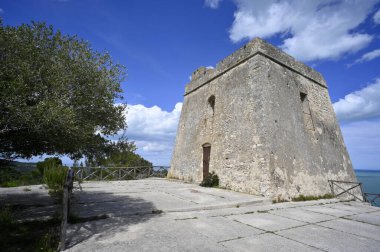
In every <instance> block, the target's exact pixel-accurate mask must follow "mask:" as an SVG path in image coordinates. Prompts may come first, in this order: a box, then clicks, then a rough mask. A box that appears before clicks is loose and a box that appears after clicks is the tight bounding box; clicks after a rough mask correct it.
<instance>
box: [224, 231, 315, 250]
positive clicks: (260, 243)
mask: <svg viewBox="0 0 380 252" xmlns="http://www.w3.org/2000/svg"><path fill="white" fill-rule="evenodd" d="M221 244H222V245H223V246H225V247H227V248H230V249H231V250H232V251H237V252H239V251H241V252H245V251H246V252H251V251H265V252H266V251H277V252H282V251H284V252H288V251H304V252H307V251H321V250H319V249H316V248H313V247H311V246H308V245H305V244H302V243H299V242H296V241H293V240H290V239H287V238H284V237H281V236H278V235H275V234H271V233H265V234H262V235H258V236H253V237H247V238H242V239H236V240H231V241H226V242H222V243H221Z"/></svg>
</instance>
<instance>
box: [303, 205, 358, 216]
mask: <svg viewBox="0 0 380 252" xmlns="http://www.w3.org/2000/svg"><path fill="white" fill-rule="evenodd" d="M302 209H304V210H307V211H312V212H316V213H321V214H326V215H330V216H335V217H343V216H349V215H352V214H354V213H352V212H350V211H346V210H342V209H334V208H331V207H328V205H323V206H321V205H318V206H308V207H302Z"/></svg>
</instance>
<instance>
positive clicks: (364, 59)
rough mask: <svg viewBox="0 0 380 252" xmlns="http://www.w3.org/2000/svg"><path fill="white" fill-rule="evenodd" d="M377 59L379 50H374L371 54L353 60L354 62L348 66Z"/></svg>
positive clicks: (379, 53)
mask: <svg viewBox="0 0 380 252" xmlns="http://www.w3.org/2000/svg"><path fill="white" fill-rule="evenodd" d="M378 57H380V49H376V50H373V51H371V52H368V53H365V54H363V55H362V56H361V57H360V58H359V59H357V60H355V62H354V63H353V64H351V65H350V66H352V65H354V64H357V63H363V62H367V61H371V60H373V59H376V58H378Z"/></svg>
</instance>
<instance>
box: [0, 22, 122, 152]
mask: <svg viewBox="0 0 380 252" xmlns="http://www.w3.org/2000/svg"><path fill="white" fill-rule="evenodd" d="M0 55H1V56H0V157H3V158H6V159H14V158H17V157H22V158H30V157H31V156H34V155H40V154H68V155H70V156H71V157H73V158H79V157H81V156H83V155H86V154H88V153H91V152H93V151H96V150H97V149H99V148H101V147H102V146H104V145H105V144H106V143H108V142H109V140H107V139H106V138H105V137H106V136H109V135H113V134H116V133H117V132H118V131H119V130H122V129H125V128H126V123H125V114H124V109H125V104H118V105H115V104H114V102H115V100H116V99H122V97H121V93H122V89H121V87H120V83H121V82H122V81H123V80H124V78H125V77H126V73H125V69H124V67H123V66H121V65H119V64H114V63H113V61H112V59H111V56H110V55H109V54H108V53H107V52H102V53H101V52H97V51H95V50H94V49H92V48H91V46H90V44H89V43H88V42H86V41H84V40H82V39H79V38H78V37H76V36H70V35H64V34H62V33H61V32H60V31H54V30H53V28H52V26H47V25H46V24H44V23H37V22H32V23H31V24H22V25H20V26H18V27H12V26H4V25H3V23H2V21H1V19H0Z"/></svg>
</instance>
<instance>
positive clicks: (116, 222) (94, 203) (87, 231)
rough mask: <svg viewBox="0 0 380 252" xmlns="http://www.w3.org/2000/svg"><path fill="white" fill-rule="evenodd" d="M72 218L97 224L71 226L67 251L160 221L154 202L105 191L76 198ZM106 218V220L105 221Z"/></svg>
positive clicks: (83, 193) (76, 195)
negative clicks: (139, 224)
mask: <svg viewBox="0 0 380 252" xmlns="http://www.w3.org/2000/svg"><path fill="white" fill-rule="evenodd" d="M71 214H72V215H73V216H75V218H78V219H84V220H88V219H97V220H92V221H84V222H81V223H76V224H69V225H68V229H67V235H66V244H67V246H66V248H71V247H73V246H75V245H77V244H79V243H81V242H83V241H85V240H87V239H90V238H91V237H92V236H94V235H96V234H99V233H103V234H104V235H106V236H110V235H112V234H115V233H117V232H120V231H125V230H127V229H128V226H130V225H134V224H137V223H141V222H145V221H147V220H149V219H151V218H154V217H158V216H159V214H160V211H159V210H157V209H156V208H155V206H154V204H153V203H152V202H148V201H146V200H144V199H141V198H139V197H138V195H136V197H130V196H127V195H115V194H113V193H105V192H102V191H90V192H88V191H87V192H86V191H81V192H74V194H73V201H72V206H71ZM104 215H106V216H107V217H106V218H105V219H104V217H105V216H104ZM99 218H101V219H100V220H99ZM97 239H101V236H99V237H97Z"/></svg>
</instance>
